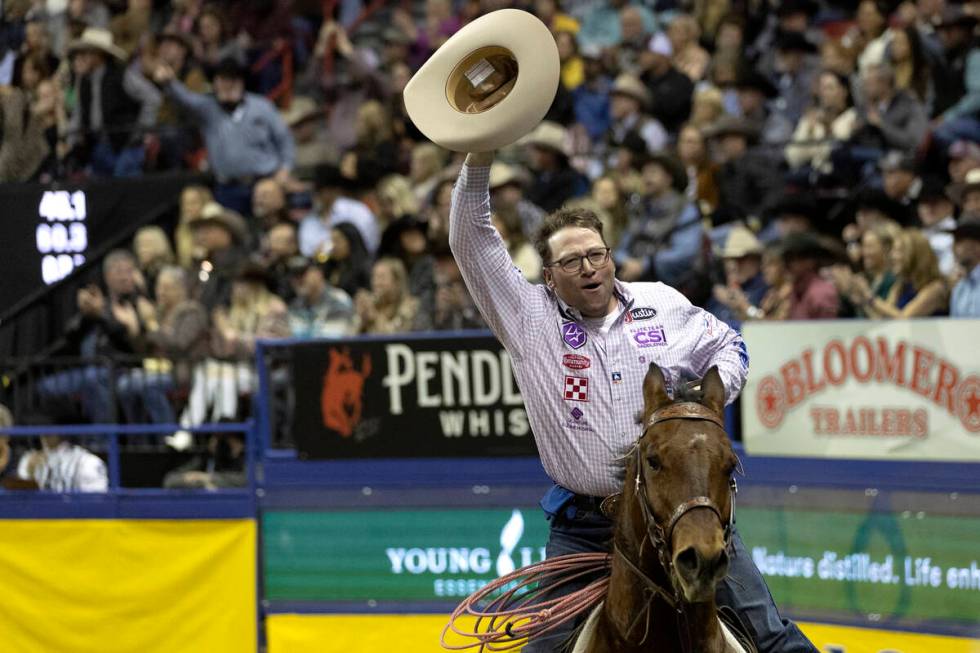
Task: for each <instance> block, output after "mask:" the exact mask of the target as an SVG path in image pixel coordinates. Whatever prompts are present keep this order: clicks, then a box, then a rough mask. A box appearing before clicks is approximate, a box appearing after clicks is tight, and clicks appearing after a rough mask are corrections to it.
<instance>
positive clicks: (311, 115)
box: [283, 95, 340, 182]
mask: <svg viewBox="0 0 980 653" xmlns="http://www.w3.org/2000/svg"><path fill="white" fill-rule="evenodd" d="M283 121H284V122H285V123H286V126H287V127H289V130H290V131H291V132H292V134H293V140H294V141H295V143H296V163H295V167H294V169H293V174H294V175H295V176H296V178H297V179H299V180H300V181H304V182H310V181H313V171H314V170H315V169H316V167H317V166H318V165H320V164H323V163H330V162H334V163H336V162H337V161H338V160H339V158H340V157H339V155H338V153H337V152H336V151H335V150H334V149H333V144H332V143H331V142H330V138H329V135H328V134H327V132H326V129H325V127H326V122H325V121H324V111H323V109H322V108H321V107H319V106H317V103H316V101H315V100H314V99H313V98H311V97H308V96H306V95H298V96H296V97H294V98H293V100H292V102H291V103H290V104H289V110H287V111H286V112H285V113H284V114H283Z"/></svg>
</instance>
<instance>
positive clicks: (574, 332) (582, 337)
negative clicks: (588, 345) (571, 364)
mask: <svg viewBox="0 0 980 653" xmlns="http://www.w3.org/2000/svg"><path fill="white" fill-rule="evenodd" d="M561 339H562V340H564V341H565V344H566V345H568V346H569V347H571V348H572V349H579V348H580V347H582V346H583V345H584V344H585V342H586V340H588V335H587V334H586V333H585V329H583V328H582V327H580V326H579V325H578V323H577V322H565V323H564V324H562V325H561Z"/></svg>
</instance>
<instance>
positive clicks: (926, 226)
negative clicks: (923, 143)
mask: <svg viewBox="0 0 980 653" xmlns="http://www.w3.org/2000/svg"><path fill="white" fill-rule="evenodd" d="M916 210H917V211H918V214H919V224H920V228H921V229H922V233H924V234H925V236H926V238H928V239H929V244H930V245H932V251H933V252H935V253H936V258H937V259H938V260H939V271H940V272H942V273H943V276H945V277H949V276H950V275H952V274H953V271H954V270H955V268H956V257H955V256H954V255H953V234H952V233H951V232H952V231H953V229H955V228H956V218H955V214H954V211H955V210H956V206H955V205H954V204H953V201H952V200H951V199H950V197H949V195H948V194H947V193H946V189H945V187H944V185H943V183H942V182H941V181H940V180H939V179H937V178H935V177H926V178H925V179H924V180H923V182H922V190H921V191H920V192H919V203H918V205H917V206H916Z"/></svg>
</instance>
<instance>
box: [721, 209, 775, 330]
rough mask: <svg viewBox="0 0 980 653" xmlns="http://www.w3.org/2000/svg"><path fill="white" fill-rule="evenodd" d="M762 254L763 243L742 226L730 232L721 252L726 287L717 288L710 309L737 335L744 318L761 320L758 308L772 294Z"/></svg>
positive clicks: (737, 226)
mask: <svg viewBox="0 0 980 653" xmlns="http://www.w3.org/2000/svg"><path fill="white" fill-rule="evenodd" d="M762 251H763V250H762V243H760V242H759V239H758V238H756V237H755V234H753V233H752V232H751V231H750V230H749V229H748V228H747V227H744V226H742V225H736V226H735V227H733V228H732V230H731V231H729V232H728V237H727V238H726V239H725V246H724V248H722V250H721V259H722V262H723V264H724V267H725V283H724V285H722V284H716V285H715V287H714V288H713V289H712V295H713V298H712V300H711V301H709V302H708V305H707V307H706V308H707V310H708V311H710V312H711V313H713V314H714V315H715V317H717V318H718V319H719V320H722V321H723V322H725V323H726V324H727V325H729V326H730V327H732V328H733V329H735V330H737V331H741V329H742V320H743V319H744V317H743V316H746V315H749V314H750V313H751V314H752V315H753V316H754V317H756V318H757V319H758V318H759V317H761V313H757V311H759V310H760V309H759V308H758V306H759V305H760V304H761V303H762V298H763V297H765V295H766V293H767V292H769V286H768V285H766V281H765V278H764V276H763V274H762ZM753 308H754V309H755V310H752V309H753Z"/></svg>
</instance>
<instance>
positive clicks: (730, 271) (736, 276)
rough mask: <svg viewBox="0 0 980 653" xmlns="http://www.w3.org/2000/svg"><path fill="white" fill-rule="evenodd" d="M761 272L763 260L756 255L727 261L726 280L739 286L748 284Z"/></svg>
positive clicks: (727, 259)
mask: <svg viewBox="0 0 980 653" xmlns="http://www.w3.org/2000/svg"><path fill="white" fill-rule="evenodd" d="M761 270H762V259H761V258H760V257H759V256H757V255H755V254H753V255H750V256H740V257H738V258H726V259H725V278H726V279H728V280H730V281H734V282H735V283H737V284H739V285H742V284H744V283H746V282H747V281H748V280H749V279H751V278H752V277H754V276H755V275H757V274H759V272H760V271H761Z"/></svg>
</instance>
